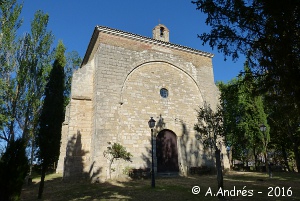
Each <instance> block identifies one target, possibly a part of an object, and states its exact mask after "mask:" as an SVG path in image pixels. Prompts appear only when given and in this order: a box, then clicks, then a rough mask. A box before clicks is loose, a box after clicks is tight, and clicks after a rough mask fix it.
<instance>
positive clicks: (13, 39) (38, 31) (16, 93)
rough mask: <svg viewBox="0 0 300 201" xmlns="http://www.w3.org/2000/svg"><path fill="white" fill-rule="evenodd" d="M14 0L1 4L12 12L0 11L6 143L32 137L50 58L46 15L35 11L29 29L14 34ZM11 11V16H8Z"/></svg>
mask: <svg viewBox="0 0 300 201" xmlns="http://www.w3.org/2000/svg"><path fill="white" fill-rule="evenodd" d="M15 2H16V1H5V3H4V4H3V5H2V6H5V7H3V8H2V9H4V11H5V12H11V13H10V14H7V13H5V12H3V18H5V19H3V20H2V21H1V22H2V25H1V28H2V29H1V31H2V33H1V34H2V40H1V52H0V58H1V59H0V62H1V67H0V71H1V73H0V85H2V86H3V88H1V92H0V95H1V100H2V104H1V102H0V104H1V107H0V108H1V111H0V112H1V115H3V116H5V117H6V119H5V121H3V129H2V132H1V133H0V137H1V139H2V140H4V141H6V142H7V143H9V141H10V140H12V141H13V140H14V139H15V137H18V136H20V137H23V138H25V139H26V140H27V141H28V140H30V139H32V136H33V135H34V130H35V128H36V123H37V119H38V116H39V113H40V109H41V105H42V101H41V100H42V96H43V93H44V89H45V85H46V79H47V77H48V75H49V70H50V68H49V67H51V66H50V65H49V63H50V61H51V59H52V57H51V50H50V48H51V44H52V41H53V36H52V34H51V32H48V31H47V24H48V19H49V16H48V15H46V14H44V13H43V12H42V11H37V12H36V13H35V16H34V19H33V21H32V23H31V32H30V33H26V34H25V35H24V36H23V37H17V35H16V34H17V29H18V28H19V27H20V21H18V17H19V15H17V14H20V12H21V6H19V5H17V4H15ZM8 4H9V5H8ZM10 15H12V16H13V17H8V16H10ZM12 19H13V20H12ZM13 25H14V26H13ZM0 119H2V118H1V117H0Z"/></svg>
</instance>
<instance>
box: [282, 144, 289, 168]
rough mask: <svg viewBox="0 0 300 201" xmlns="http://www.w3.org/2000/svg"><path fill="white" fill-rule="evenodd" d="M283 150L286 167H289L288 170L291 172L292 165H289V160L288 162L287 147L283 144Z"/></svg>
mask: <svg viewBox="0 0 300 201" xmlns="http://www.w3.org/2000/svg"><path fill="white" fill-rule="evenodd" d="M281 150H282V154H283V159H284V164H285V167H286V168H287V170H288V171H289V172H290V171H291V169H290V166H289V162H288V157H287V153H286V149H285V147H284V146H281Z"/></svg>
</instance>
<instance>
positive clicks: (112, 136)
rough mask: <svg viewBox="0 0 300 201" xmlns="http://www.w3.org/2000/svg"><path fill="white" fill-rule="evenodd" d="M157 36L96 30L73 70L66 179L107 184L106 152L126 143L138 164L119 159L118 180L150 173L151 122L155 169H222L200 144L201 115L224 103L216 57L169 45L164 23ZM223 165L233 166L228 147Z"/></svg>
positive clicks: (63, 164) (63, 158)
mask: <svg viewBox="0 0 300 201" xmlns="http://www.w3.org/2000/svg"><path fill="white" fill-rule="evenodd" d="M152 32H153V33H152V35H153V38H150V37H144V36H141V35H138V34H134V33H129V32H125V31H121V30H117V29H112V28H109V27H105V26H97V27H95V29H94V32H93V35H92V37H91V39H90V43H89V45H88V48H87V51H86V54H85V56H84V59H83V62H82V65H81V67H80V68H79V69H78V70H77V71H76V72H74V74H73V79H72V88H71V100H70V103H69V105H68V107H67V111H66V117H65V122H64V124H63V128H62V140H61V153H60V157H59V161H58V166H57V172H63V175H64V178H74V177H77V178H78V177H86V178H91V179H92V180H95V179H100V181H105V180H106V179H108V178H109V175H108V174H109V170H108V167H109V162H108V160H107V159H106V158H105V157H104V154H103V153H104V151H105V150H106V149H107V147H108V146H109V143H114V142H116V143H119V144H121V145H123V146H124V147H125V148H126V150H127V151H129V152H130V153H131V154H132V155H133V157H132V162H124V161H122V160H119V161H116V162H114V164H113V166H112V167H113V169H114V171H113V172H112V177H113V178H115V177H120V176H122V174H123V173H124V171H125V170H126V169H130V168H137V169H138V168H151V131H150V128H149V126H148V121H149V119H150V117H153V119H154V120H155V121H156V126H155V129H154V161H155V171H156V172H158V173H159V172H178V174H180V175H187V173H188V170H189V168H190V167H197V166H203V165H206V166H215V159H214V152H212V151H211V150H210V149H205V148H204V147H203V145H202V144H201V141H199V140H197V139H196V133H195V131H194V124H195V123H196V122H197V118H196V117H197V112H196V110H197V109H198V108H199V106H201V105H203V103H204V101H206V102H207V103H209V104H210V105H211V106H213V107H214V106H216V105H217V104H218V97H219V92H218V89H217V87H216V85H215V83H214V76H213V66H212V57H213V54H211V53H207V52H203V51H199V50H196V49H192V48H189V47H185V46H181V45H177V44H173V43H170V42H169V34H170V32H169V29H168V28H167V27H166V26H164V25H162V24H159V25H157V26H156V27H155V28H154V29H153V31H152ZM222 153H223V154H222V155H223V156H224V157H223V166H224V168H229V162H228V159H227V158H226V157H225V156H226V150H225V146H223V147H222Z"/></svg>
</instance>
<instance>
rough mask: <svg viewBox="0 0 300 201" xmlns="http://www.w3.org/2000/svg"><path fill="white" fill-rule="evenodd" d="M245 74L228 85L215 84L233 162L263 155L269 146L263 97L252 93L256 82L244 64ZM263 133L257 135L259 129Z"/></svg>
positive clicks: (259, 132)
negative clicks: (263, 127)
mask: <svg viewBox="0 0 300 201" xmlns="http://www.w3.org/2000/svg"><path fill="white" fill-rule="evenodd" d="M244 71H245V73H244V74H243V75H240V76H239V77H238V79H234V80H232V81H231V82H229V83H228V84H224V83H219V84H218V87H219V89H220V91H221V104H222V107H223V109H224V112H223V114H224V130H225V133H226V142H227V144H228V146H230V147H231V150H232V154H233V156H234V158H236V159H239V160H243V161H244V160H245V159H248V158H249V157H250V156H251V155H252V156H254V157H255V166H257V163H256V162H257V156H258V155H259V154H261V153H262V154H264V156H265V157H266V154H267V146H268V143H269V142H270V135H269V128H270V127H269V125H268V122H267V114H266V112H265V107H264V103H263V97H262V96H258V95H257V94H256V93H255V87H256V81H255V80H254V77H253V73H252V72H251V70H250V69H249V68H248V66H247V64H246V65H245V68H244ZM262 124H263V125H265V126H266V127H267V130H266V131H265V132H261V131H260V125H262Z"/></svg>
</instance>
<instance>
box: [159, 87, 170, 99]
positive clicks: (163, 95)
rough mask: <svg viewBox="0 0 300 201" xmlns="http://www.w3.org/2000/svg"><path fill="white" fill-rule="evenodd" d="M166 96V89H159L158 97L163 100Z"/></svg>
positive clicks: (167, 93) (167, 92)
mask: <svg viewBox="0 0 300 201" xmlns="http://www.w3.org/2000/svg"><path fill="white" fill-rule="evenodd" d="M168 95H169V91H168V89H166V88H162V89H160V96H161V97H163V98H167V97H168Z"/></svg>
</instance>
